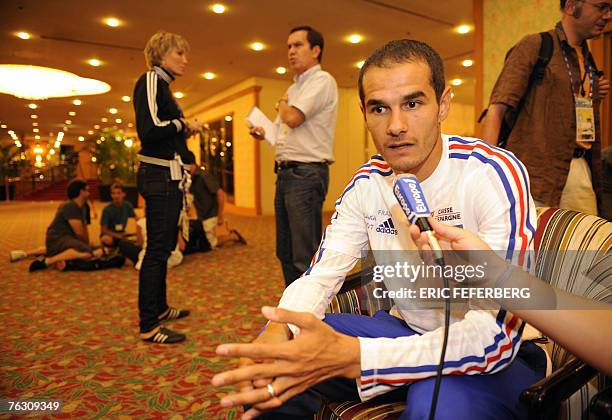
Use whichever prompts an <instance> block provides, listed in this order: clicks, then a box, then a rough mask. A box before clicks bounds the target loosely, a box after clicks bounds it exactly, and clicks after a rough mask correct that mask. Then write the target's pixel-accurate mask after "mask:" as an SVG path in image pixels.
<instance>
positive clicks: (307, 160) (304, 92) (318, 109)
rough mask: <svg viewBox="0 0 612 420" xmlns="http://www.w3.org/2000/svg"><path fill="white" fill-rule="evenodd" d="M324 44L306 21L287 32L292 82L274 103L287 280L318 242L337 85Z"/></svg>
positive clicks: (279, 222)
mask: <svg viewBox="0 0 612 420" xmlns="http://www.w3.org/2000/svg"><path fill="white" fill-rule="evenodd" d="M323 45H324V41H323V36H322V35H321V34H320V33H319V32H318V31H316V30H315V29H313V28H311V27H310V26H298V27H295V28H293V29H292V30H291V31H290V32H289V39H288V40H287V47H288V58H289V66H290V67H291V70H292V71H293V73H294V74H295V76H294V79H293V80H294V83H293V84H292V85H291V86H290V87H289V89H287V92H286V93H285V95H284V96H283V97H282V98H280V99H279V100H278V102H277V106H276V108H277V111H278V118H277V119H276V123H277V124H278V127H279V129H278V141H277V143H276V158H275V160H276V162H275V165H274V171H275V172H276V174H277V179H276V194H275V197H274V211H275V214H276V256H277V257H278V259H279V260H280V262H281V265H282V269H283V276H284V278H285V284H286V285H289V284H291V282H293V281H294V280H296V279H297V278H299V277H300V276H301V275H302V274H303V273H304V272H305V271H306V270H307V269H308V266H309V265H310V260H311V258H312V256H313V255H314V253H315V252H316V250H317V247H318V245H319V243H320V242H321V235H322V225H321V211H322V208H323V202H324V201H325V196H326V195H327V186H328V184H329V168H328V166H329V165H330V164H331V163H332V162H333V161H334V157H333V140H334V132H335V130H336V116H337V113H338V87H337V85H336V81H335V80H334V78H333V77H332V76H331V75H330V74H329V73H327V72H326V71H323V70H322V69H321V64H320V63H321V57H322V55H323ZM264 134H265V133H264V131H263V129H262V128H261V127H253V128H252V129H251V135H252V136H253V137H255V138H257V139H259V140H261V139H263V137H264Z"/></svg>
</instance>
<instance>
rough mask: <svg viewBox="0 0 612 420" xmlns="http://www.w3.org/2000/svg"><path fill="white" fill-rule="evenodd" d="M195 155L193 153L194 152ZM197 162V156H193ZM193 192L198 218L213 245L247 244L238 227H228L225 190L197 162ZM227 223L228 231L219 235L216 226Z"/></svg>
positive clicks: (213, 246) (193, 166)
mask: <svg viewBox="0 0 612 420" xmlns="http://www.w3.org/2000/svg"><path fill="white" fill-rule="evenodd" d="M192 155H193V153H192ZM193 161H194V162H195V156H193ZM190 172H191V194H193V203H194V204H195V208H196V211H197V217H198V220H199V221H200V222H201V223H202V227H203V229H204V232H205V234H206V239H208V242H209V243H210V245H211V247H212V248H213V249H214V248H217V247H220V246H223V245H225V244H226V243H228V242H229V241H234V242H239V243H241V244H243V245H246V240H245V239H244V238H243V237H242V235H241V234H240V233H239V232H238V231H237V230H236V229H229V228H227V224H226V222H225V217H224V209H225V191H223V189H222V188H221V187H220V186H219V182H218V181H217V180H216V179H215V178H213V177H212V176H211V174H210V173H209V172H204V171H202V170H201V169H200V168H199V167H198V165H196V164H195V163H193V164H191V168H190ZM223 225H225V226H226V228H227V230H228V233H227V234H225V235H220V236H217V233H216V227H217V226H223Z"/></svg>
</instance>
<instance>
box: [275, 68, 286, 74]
mask: <svg viewBox="0 0 612 420" xmlns="http://www.w3.org/2000/svg"><path fill="white" fill-rule="evenodd" d="M276 72H277V73H278V74H285V73H287V69H286V68H285V67H282V66H281V67H277V68H276Z"/></svg>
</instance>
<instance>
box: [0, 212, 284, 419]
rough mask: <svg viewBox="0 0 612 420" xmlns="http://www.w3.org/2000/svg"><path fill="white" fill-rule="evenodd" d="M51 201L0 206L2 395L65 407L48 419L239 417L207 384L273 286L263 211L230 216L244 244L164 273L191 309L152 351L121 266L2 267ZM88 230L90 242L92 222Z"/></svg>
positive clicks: (269, 233)
mask: <svg viewBox="0 0 612 420" xmlns="http://www.w3.org/2000/svg"><path fill="white" fill-rule="evenodd" d="M56 206H57V203H48V202H47V203H42V202H36V203H34V202H18V203H11V204H5V203H2V204H0V253H2V259H1V261H2V262H1V263H0V266H1V267H2V270H1V280H0V285H1V288H2V289H1V294H0V319H2V328H1V329H0V398H20V399H34V398H49V399H60V400H62V402H63V412H62V413H61V414H57V415H53V416H48V417H52V418H54V417H57V418H68V417H70V418H88V419H94V418H107V417H113V418H119V419H145V418H168V419H221V418H224V419H225V418H228V419H232V418H235V417H237V416H238V414H239V411H238V410H223V409H221V408H220V407H219V405H218V401H219V397H220V396H221V395H222V394H223V393H224V392H227V391H228V390H229V388H228V389H221V390H218V389H214V388H213V387H212V386H211V385H210V378H211V377H212V375H213V374H215V373H216V372H219V371H222V370H225V369H226V368H227V367H228V366H229V365H230V363H234V362H232V361H228V360H225V359H221V358H219V357H217V356H216V355H215V354H214V348H215V347H216V346H217V345H218V344H220V343H223V342H231V341H249V340H251V339H252V338H253V337H254V335H255V334H256V333H257V332H258V331H259V329H260V327H261V325H262V324H263V317H262V316H261V314H260V313H259V308H260V307H261V306H262V305H264V304H275V303H276V302H277V300H278V298H279V296H280V294H281V293H282V283H283V282H282V278H281V274H280V266H279V264H278V262H277V260H276V258H275V256H274V243H273V242H274V239H273V238H274V220H273V218H272V217H241V216H232V215H229V216H228V219H229V221H230V224H231V225H232V227H235V228H237V229H238V230H239V231H240V232H241V233H242V234H243V236H244V237H245V238H246V239H247V241H248V242H249V244H248V246H240V245H236V246H229V247H227V248H223V249H220V250H215V251H213V252H209V253H206V254H196V255H191V256H188V257H186V258H185V260H184V262H183V264H182V265H180V266H178V267H176V268H174V269H171V270H170V271H169V280H168V294H169V302H170V304H173V305H176V306H179V307H183V308H189V309H191V310H192V315H191V316H190V317H188V318H186V319H184V320H180V321H177V322H175V323H174V324H172V326H173V327H175V328H176V329H177V330H179V331H183V332H186V333H187V334H188V339H187V342H185V343H183V344H179V345H174V346H159V345H157V346H156V345H147V344H144V343H142V342H141V341H140V340H138V338H137V336H136V335H137V332H138V329H137V325H138V317H137V286H138V276H137V272H136V271H135V270H133V269H132V267H131V265H130V266H128V265H127V264H126V267H124V268H123V269H113V270H106V271H98V272H88V273H78V272H67V273H61V272H57V271H55V270H51V269H49V270H46V271H44V272H37V273H32V274H30V273H28V264H29V261H21V262H17V263H12V264H11V263H9V262H8V251H9V250H11V249H16V248H20V249H24V248H34V247H37V246H40V245H42V244H43V243H44V232H45V229H46V226H47V224H48V223H49V221H50V220H51V218H52V216H53V214H54V212H55V208H56ZM96 207H97V208H98V212H100V211H101V208H102V207H101V205H100V204H98V205H97V206H96ZM93 223H94V225H95V224H97V223H98V221H97V220H96V221H94V222H93ZM92 230H93V232H92V233H93V235H92V237H97V235H98V227H97V226H94V228H93V229H92ZM90 234H91V233H90ZM0 417H3V416H0ZM28 417H31V418H34V417H36V418H39V417H40V414H31V415H29V416H28Z"/></svg>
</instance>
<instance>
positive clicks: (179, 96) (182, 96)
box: [174, 92, 185, 99]
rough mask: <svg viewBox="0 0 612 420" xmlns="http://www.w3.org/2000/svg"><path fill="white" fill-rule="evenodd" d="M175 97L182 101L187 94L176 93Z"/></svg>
mask: <svg viewBox="0 0 612 420" xmlns="http://www.w3.org/2000/svg"><path fill="white" fill-rule="evenodd" d="M174 97H175V98H176V99H181V98H184V97H185V94H184V93H183V92H174Z"/></svg>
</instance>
